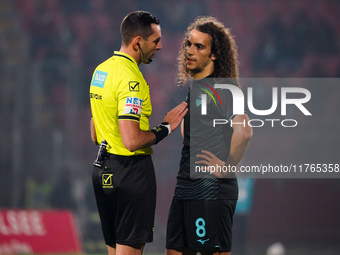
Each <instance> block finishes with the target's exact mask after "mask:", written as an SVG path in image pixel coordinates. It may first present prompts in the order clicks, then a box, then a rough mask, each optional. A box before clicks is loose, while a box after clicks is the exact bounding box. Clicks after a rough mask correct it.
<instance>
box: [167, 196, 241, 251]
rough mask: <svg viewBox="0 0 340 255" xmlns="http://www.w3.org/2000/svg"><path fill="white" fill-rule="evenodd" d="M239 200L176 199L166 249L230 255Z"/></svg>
mask: <svg viewBox="0 0 340 255" xmlns="http://www.w3.org/2000/svg"><path fill="white" fill-rule="evenodd" d="M236 203H237V200H226V199H223V200H182V199H177V198H174V199H173V200H172V204H171V208H170V213H169V218H168V225H167V234H166V248H167V249H173V250H178V249H181V248H186V249H190V250H193V251H219V252H230V251H231V242H232V225H233V215H234V212H235V207H236Z"/></svg>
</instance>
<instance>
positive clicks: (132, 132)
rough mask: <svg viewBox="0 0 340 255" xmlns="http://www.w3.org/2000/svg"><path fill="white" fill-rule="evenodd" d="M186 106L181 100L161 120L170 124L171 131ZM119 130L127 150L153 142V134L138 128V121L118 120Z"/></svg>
mask: <svg viewBox="0 0 340 255" xmlns="http://www.w3.org/2000/svg"><path fill="white" fill-rule="evenodd" d="M186 106H187V103H185V102H182V103H181V104H179V105H178V106H176V107H175V108H174V109H172V110H171V111H170V112H169V113H168V114H167V115H166V116H165V118H164V120H163V122H168V123H169V124H170V129H171V132H173V131H174V130H175V129H176V128H177V127H178V125H179V124H180V123H181V121H182V119H183V117H184V116H185V114H186V113H187V111H188V109H187V108H186ZM119 130H120V135H121V137H122V141H123V144H124V146H125V147H126V148H127V149H128V150H129V151H135V150H138V149H141V148H145V147H149V146H151V145H153V144H155V141H156V136H155V134H154V133H153V132H151V131H142V130H140V129H139V122H137V121H131V120H120V121H119Z"/></svg>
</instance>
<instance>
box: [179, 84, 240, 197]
mask: <svg viewBox="0 0 340 255" xmlns="http://www.w3.org/2000/svg"><path fill="white" fill-rule="evenodd" d="M216 82H217V81H214V80H213V79H202V80H199V81H194V82H193V83H192V84H191V85H190V86H189V92H188V97H187V100H186V101H187V103H188V108H189V111H188V113H187V114H186V116H185V117H184V141H183V149H182V158H181V162H180V170H179V173H178V176H177V185H176V189H175V197H176V198H179V199H192V200H201V199H211V200H215V199H237V197H238V185H237V179H236V175H235V174H234V173H232V174H230V175H229V176H228V177H227V178H216V177H215V176H214V175H213V174H210V173H209V172H208V173H207V172H205V171H197V167H199V166H198V165H197V164H195V161H198V160H200V158H196V155H197V154H201V153H202V152H201V151H202V150H207V151H210V152H212V153H213V154H214V155H216V156H217V157H218V158H219V159H221V160H223V161H226V160H227V158H228V155H229V151H230V143H231V137H232V134H233V128H232V127H231V126H230V124H229V123H230V120H231V119H232V118H233V108H232V105H233V98H232V94H231V92H230V91H229V90H227V89H214V83H216ZM224 83H225V82H224ZM228 84H230V82H228ZM202 94H206V96H205V98H206V100H204V101H203V100H202ZM205 101H206V104H205ZM202 103H204V105H206V112H207V114H206V115H202V107H203V106H202ZM214 119H223V120H225V122H227V120H228V123H227V124H224V125H216V126H215V127H213V121H214Z"/></svg>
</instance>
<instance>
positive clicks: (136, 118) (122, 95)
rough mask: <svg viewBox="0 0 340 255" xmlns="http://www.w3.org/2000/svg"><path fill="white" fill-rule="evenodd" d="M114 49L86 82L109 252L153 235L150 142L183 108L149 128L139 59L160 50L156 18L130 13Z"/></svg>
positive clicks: (173, 124)
mask: <svg viewBox="0 0 340 255" xmlns="http://www.w3.org/2000/svg"><path fill="white" fill-rule="evenodd" d="M120 32H121V35H122V44H121V48H120V50H119V51H115V52H114V54H113V56H112V57H111V58H109V59H108V60H106V61H104V62H103V63H101V64H100V65H99V66H98V67H97V68H96V69H95V71H94V74H93V77H92V81H91V85H90V103H91V111H92V119H91V137H92V140H93V142H94V143H95V144H101V146H100V150H99V152H98V156H97V159H96V161H95V166H94V169H93V175H92V181H93V187H94V192H95V197H96V202H97V207H98V212H99V216H100V219H101V225H102V231H103V235H104V239H105V243H106V245H107V248H108V254H109V255H111V254H142V253H143V249H144V246H145V243H147V242H152V240H153V226H154V215H155V205H156V180H155V172H154V167H153V163H152V160H151V154H152V149H151V147H150V146H151V145H153V144H157V143H158V142H159V141H161V140H162V139H163V138H165V137H166V136H167V135H168V134H170V133H171V132H172V131H174V130H175V129H176V128H177V127H178V125H179V123H180V122H181V120H182V119H183V117H184V115H185V114H186V112H187V109H186V105H187V104H186V103H185V102H183V103H181V104H180V105H178V106H177V107H175V108H174V109H173V110H171V111H170V112H169V113H168V114H167V115H166V116H165V118H164V120H163V122H162V123H161V124H160V125H159V126H157V127H154V128H153V129H151V130H150V126H149V120H148V119H149V117H150V115H151V112H152V107H151V101H150V91H149V85H148V84H147V83H146V81H145V80H144V78H143V75H142V73H141V72H140V70H139V67H138V65H139V64H140V63H144V64H150V63H151V62H152V59H153V58H154V56H155V54H156V52H157V51H158V50H161V48H162V45H161V28H160V22H159V20H158V18H157V17H156V16H154V15H152V14H151V13H149V12H145V11H135V12H132V13H129V14H128V15H127V16H126V17H125V18H124V19H123V21H122V23H121V27H120Z"/></svg>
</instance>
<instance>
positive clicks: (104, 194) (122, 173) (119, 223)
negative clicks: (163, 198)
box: [92, 154, 156, 245]
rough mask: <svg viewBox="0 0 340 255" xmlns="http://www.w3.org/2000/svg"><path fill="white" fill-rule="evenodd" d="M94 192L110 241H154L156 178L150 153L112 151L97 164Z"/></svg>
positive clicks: (136, 242)
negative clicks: (130, 153) (148, 154)
mask: <svg viewBox="0 0 340 255" xmlns="http://www.w3.org/2000/svg"><path fill="white" fill-rule="evenodd" d="M92 182H93V188H94V193H95V197H96V201H97V207H98V212H99V216H100V220H101V225H102V231H103V235H104V239H105V243H106V244H107V245H113V244H123V245H132V244H142V243H147V242H152V240H153V228H154V217H155V208H156V178H155V171H154V166H153V163H152V160H151V156H144V155H143V156H129V157H127V156H117V155H112V154H110V155H109V157H108V159H107V160H105V162H104V164H103V167H102V168H99V167H94V169H93V174H92Z"/></svg>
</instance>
